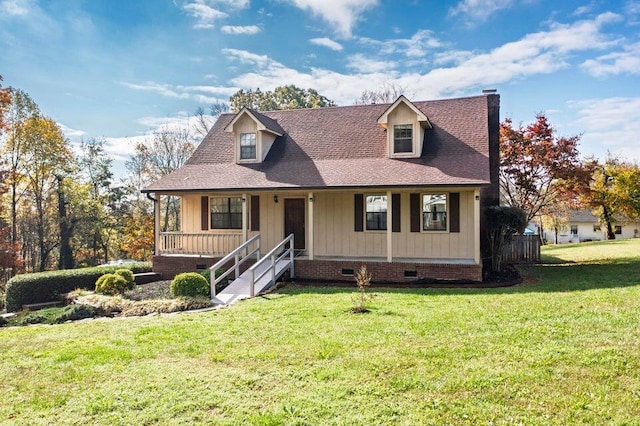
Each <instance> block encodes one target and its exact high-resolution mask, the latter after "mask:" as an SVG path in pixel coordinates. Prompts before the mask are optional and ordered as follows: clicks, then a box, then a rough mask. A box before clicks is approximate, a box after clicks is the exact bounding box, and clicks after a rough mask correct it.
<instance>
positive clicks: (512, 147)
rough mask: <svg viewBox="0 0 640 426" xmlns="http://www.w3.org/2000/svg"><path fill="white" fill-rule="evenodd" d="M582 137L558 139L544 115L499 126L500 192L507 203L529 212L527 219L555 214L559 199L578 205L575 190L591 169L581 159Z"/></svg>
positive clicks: (586, 178) (507, 122) (507, 121)
mask: <svg viewBox="0 0 640 426" xmlns="http://www.w3.org/2000/svg"><path fill="white" fill-rule="evenodd" d="M579 140H580V136H571V137H559V136H557V135H556V131H555V129H554V128H553V127H552V126H551V124H550V123H549V120H548V119H547V117H546V116H545V115H544V114H538V115H537V116H536V120H535V121H534V122H533V123H530V124H528V125H527V126H523V125H522V124H520V125H519V126H517V127H515V126H514V125H513V123H512V121H511V119H509V118H507V119H506V120H505V121H504V122H503V123H502V124H501V125H500V190H501V195H502V197H504V200H505V201H506V203H507V204H508V205H510V206H512V207H518V208H521V209H522V210H524V211H525V212H526V213H527V220H528V221H530V220H532V219H533V218H534V217H535V216H536V215H538V214H548V213H551V212H552V211H553V207H554V205H556V203H557V202H558V200H565V201H566V202H567V203H568V204H570V205H571V204H574V203H577V202H578V197H577V194H576V193H575V191H574V188H575V187H576V186H578V185H580V184H581V182H585V181H588V179H589V176H590V173H591V172H590V170H588V169H585V167H584V165H583V164H582V162H581V160H580V158H579V152H578V142H579Z"/></svg>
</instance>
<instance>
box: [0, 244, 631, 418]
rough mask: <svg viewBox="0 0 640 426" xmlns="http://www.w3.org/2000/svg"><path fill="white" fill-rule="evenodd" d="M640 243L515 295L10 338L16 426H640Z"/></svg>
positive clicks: (154, 321)
mask: <svg viewBox="0 0 640 426" xmlns="http://www.w3.org/2000/svg"><path fill="white" fill-rule="evenodd" d="M638 253H640V240H626V241H612V242H601V243H588V244H584V243H583V244H580V245H574V246H560V247H545V248H544V249H543V258H544V260H545V262H546V263H545V264H544V265H539V266H536V267H531V268H527V269H526V270H525V275H526V279H525V283H524V284H522V285H519V286H516V287H511V288H502V289H482V290H480V289H422V290H405V289H401V290H390V289H372V291H373V292H375V293H377V297H376V298H375V299H374V300H373V302H372V303H371V305H370V308H371V311H372V312H370V313H368V314H352V313H350V308H351V307H352V297H353V296H354V294H355V286H354V290H351V289H345V288H324V287H323V288H319V287H298V286H289V287H286V288H283V289H281V290H279V291H278V292H277V293H273V294H270V295H268V296H264V297H258V298H255V299H252V300H249V301H244V302H241V303H238V304H236V305H233V306H232V307H230V308H227V309H222V310H217V311H210V312H204V313H187V314H169V315H160V316H153V317H138V318H115V319H108V318H104V319H97V320H87V321H80V322H74V323H67V324H61V325H52V326H45V325H38V326H31V327H20V328H15V327H14V328H0V377H2V379H1V381H0V394H1V395H2V397H3V402H2V404H0V419H5V420H4V421H2V422H3V423H2V424H77V423H89V424H156V423H162V424H167V423H183V424H184V423H212V424H260V425H268V424H274V425H275V424H299V425H302V424H323V425H324V424H336V425H337V424H344V425H354V424H363V425H364V424H367V425H369V424H407V425H414V424H474V425H475V424H519V423H521V424H635V423H637V422H638V420H637V419H638V418H640V328H639V327H638V324H639V323H640V255H639V254H638Z"/></svg>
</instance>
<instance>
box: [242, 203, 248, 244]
mask: <svg viewBox="0 0 640 426" xmlns="http://www.w3.org/2000/svg"><path fill="white" fill-rule="evenodd" d="M248 202H249V200H248V198H247V194H242V242H243V243H244V242H246V241H247V240H248V239H249V214H248V209H247V204H248Z"/></svg>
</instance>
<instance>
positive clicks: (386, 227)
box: [362, 193, 389, 232]
mask: <svg viewBox="0 0 640 426" xmlns="http://www.w3.org/2000/svg"><path fill="white" fill-rule="evenodd" d="M368 197H384V198H385V199H386V198H387V194H382V193H369V194H364V200H363V201H364V202H363V209H362V210H363V213H364V214H363V215H362V220H363V222H364V223H363V229H362V230H363V231H364V232H387V230H388V229H389V200H388V199H387V200H386V202H387V209H386V210H385V211H384V214H385V219H384V220H385V228H384V229H369V226H368V222H369V221H368V220H367V213H368V211H367V198H368ZM371 213H381V212H371Z"/></svg>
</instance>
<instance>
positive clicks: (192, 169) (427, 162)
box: [144, 95, 495, 192]
mask: <svg viewBox="0 0 640 426" xmlns="http://www.w3.org/2000/svg"><path fill="white" fill-rule="evenodd" d="M494 96H495V95H494ZM413 104H414V105H415V106H416V107H417V108H419V109H420V111H422V112H423V113H424V114H425V115H426V116H427V117H428V119H429V121H430V123H431V125H432V126H433V128H432V129H427V130H426V131H425V132H426V133H425V140H424V149H423V152H422V156H421V157H420V158H416V159H390V158H388V155H387V138H386V131H385V130H384V129H383V128H382V127H381V126H380V125H379V124H378V123H377V119H378V117H380V115H381V114H382V113H383V112H384V111H385V110H386V109H387V108H388V107H389V104H379V105H356V106H347V107H328V108H319V109H301V110H287V111H271V112H262V113H258V114H260V115H261V116H262V117H266V118H267V119H268V120H272V121H269V122H268V124H269V126H270V127H271V128H273V127H272V126H274V125H277V126H278V127H279V128H281V129H282V130H283V132H284V135H283V136H281V137H278V138H276V140H275V142H274V144H273V146H272V147H271V150H270V151H269V154H268V155H267V157H266V159H265V161H264V162H262V163H258V164H236V163H235V162H234V141H233V135H231V134H228V133H225V132H224V128H225V127H226V126H227V125H228V124H229V123H230V122H231V120H233V118H234V117H235V115H234V114H223V115H221V116H220V117H219V119H218V121H217V122H216V123H215V124H214V126H213V128H212V129H211V131H210V132H209V134H208V135H207V136H206V137H205V138H204V140H203V141H202V143H201V144H200V145H199V146H198V148H197V149H196V151H195V152H194V154H193V155H192V156H191V158H190V159H189V160H188V161H187V163H186V164H185V165H184V166H183V167H181V168H180V169H178V170H177V171H175V172H174V173H172V174H170V175H168V176H165V177H163V178H162V179H160V180H159V181H157V182H155V183H153V184H151V185H150V186H148V187H147V188H145V190H144V191H145V192H155V191H199V190H201V191H214V190H237V189H268V188H325V187H337V188H342V187H373V186H382V187H392V186H430V185H485V184H489V180H490V179H489V142H488V138H489V137H488V124H487V122H488V118H487V117H488V97H487V96H476V97H468V98H458V99H445V100H436V101H421V102H413ZM274 123H275V124H274ZM263 124H265V125H266V123H265V122H263Z"/></svg>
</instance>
